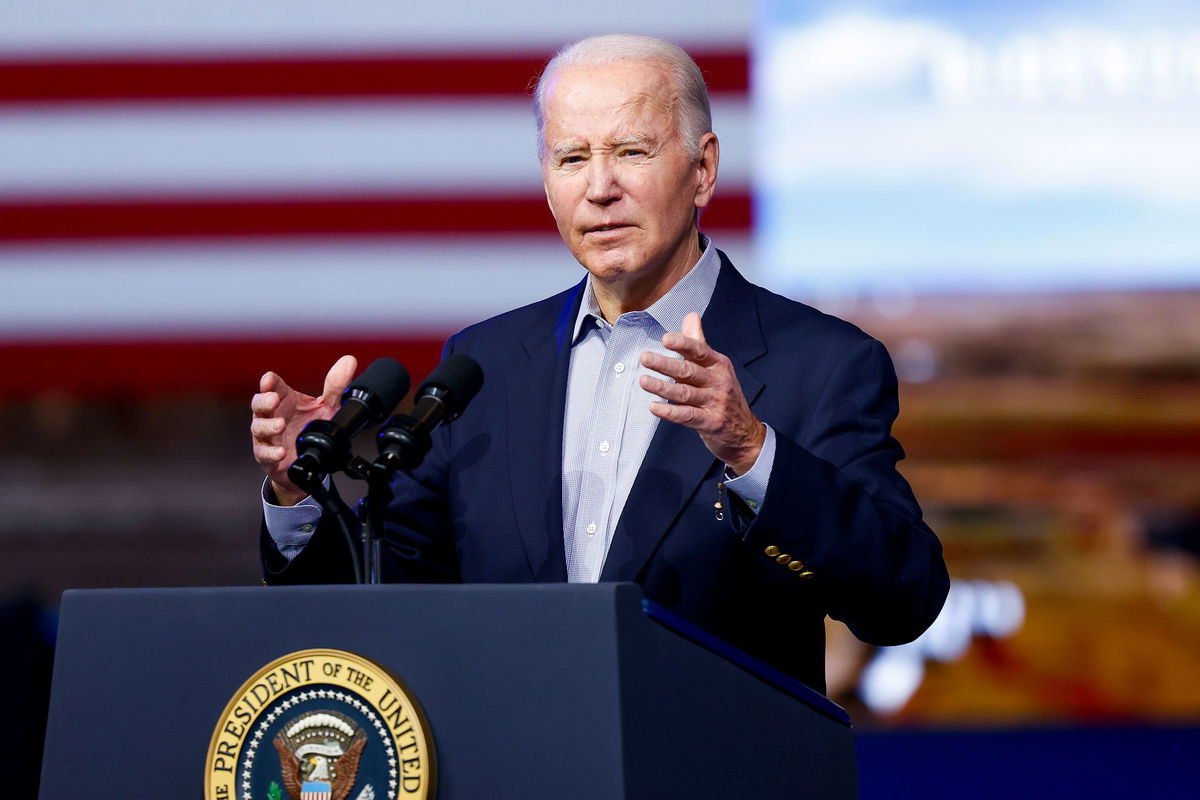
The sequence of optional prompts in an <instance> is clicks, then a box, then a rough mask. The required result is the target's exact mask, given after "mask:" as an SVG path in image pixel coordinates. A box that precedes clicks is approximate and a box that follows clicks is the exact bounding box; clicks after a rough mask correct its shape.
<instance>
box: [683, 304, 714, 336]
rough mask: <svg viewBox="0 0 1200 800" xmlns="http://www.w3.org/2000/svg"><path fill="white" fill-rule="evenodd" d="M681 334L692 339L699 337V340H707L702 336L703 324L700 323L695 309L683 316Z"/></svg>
mask: <svg viewBox="0 0 1200 800" xmlns="http://www.w3.org/2000/svg"><path fill="white" fill-rule="evenodd" d="M683 335H684V336H687V337H689V338H692V339H699V340H700V341H701V342H707V341H708V340H707V339H705V338H704V326H703V325H701V324H700V315H699V314H697V313H696V312H695V311H692V312H690V313H689V314H688V315H687V316H686V317H684V318H683Z"/></svg>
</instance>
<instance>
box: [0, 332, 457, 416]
mask: <svg viewBox="0 0 1200 800" xmlns="http://www.w3.org/2000/svg"><path fill="white" fill-rule="evenodd" d="M452 332H453V331H447V332H446V334H445V335H442V334H438V333H432V332H431V333H429V334H427V335H416V336H414V335H405V336H403V337H400V336H397V337H396V338H395V339H386V338H372V339H360V338H354V336H353V335H352V334H347V335H346V336H345V337H343V338H338V337H336V335H332V336H330V337H329V338H324V339H303V340H295V339H287V338H273V337H271V336H270V335H269V334H268V333H264V334H263V335H262V337H261V338H256V339H207V340H206V339H200V338H196V339H186V340H177V339H159V340H136V339H130V340H125V341H105V342H96V341H83V340H80V341H57V342H52V343H51V342H35V343H6V344H3V345H0V363H2V364H4V369H3V370H0V395H3V396H4V397H5V398H6V399H7V400H13V399H19V398H28V397H33V396H36V395H41V394H47V393H56V392H64V393H69V394H72V395H80V396H90V397H107V398H112V399H127V398H129V397H146V396H182V395H191V394H206V395H222V396H227V397H232V398H240V397H245V398H246V400H247V402H249V398H250V395H251V394H253V393H254V392H256V391H257V390H258V379H259V377H261V376H262V374H263V373H264V372H266V371H267V370H274V371H275V372H278V373H279V374H281V375H283V376H284V377H285V378H286V379H287V380H288V382H289V383H291V384H292V385H293V386H296V387H297V388H299V389H301V390H304V391H308V392H317V391H320V389H321V384H322V381H323V379H324V377H325V373H326V371H328V369H329V367H330V366H332V365H333V362H334V361H336V360H337V358H338V357H339V356H342V355H344V354H346V353H350V354H351V355H354V356H357V357H358V360H359V365H360V367H365V366H366V365H367V364H368V363H370V362H371V361H373V360H374V359H376V358H379V357H381V356H390V357H392V358H395V359H396V360H398V361H399V362H400V363H402V364H404V366H405V367H407V368H408V371H409V372H410V373H411V374H412V377H413V385H414V386H415V385H417V384H419V382H420V381H421V380H422V379H423V378H424V377H425V376H426V375H428V374H429V372H430V371H431V370H432V369H433V368H434V367H435V366H436V365H437V363H438V360H439V358H440V357H441V351H442V343H443V341H444V339H445V338H446V336H448V335H449V334H450V333H452Z"/></svg>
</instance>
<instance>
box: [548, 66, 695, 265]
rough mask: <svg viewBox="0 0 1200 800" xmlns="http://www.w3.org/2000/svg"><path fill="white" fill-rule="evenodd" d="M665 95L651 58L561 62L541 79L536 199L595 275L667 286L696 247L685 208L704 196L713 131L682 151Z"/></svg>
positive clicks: (661, 74) (665, 81) (667, 87)
mask: <svg viewBox="0 0 1200 800" xmlns="http://www.w3.org/2000/svg"><path fill="white" fill-rule="evenodd" d="M672 94H673V88H672V82H671V80H670V78H669V76H668V73H667V71H666V69H665V68H664V67H662V66H660V65H657V64H653V63H645V62H633V61H623V62H617V63H614V64H609V65H604V66H599V67H597V66H578V67H570V66H568V67H564V68H563V69H561V70H559V71H558V72H557V73H556V74H555V75H554V76H553V77H552V78H551V83H550V84H549V87H548V91H547V93H546V96H545V100H544V106H543V114H544V120H545V136H546V158H545V161H544V162H543V164H542V178H543V180H544V182H545V186H546V199H547V200H548V201H549V203H550V210H551V212H553V214H554V219H555V221H556V222H557V223H558V232H559V233H560V234H561V235H562V238H563V241H564V242H566V244H567V247H568V248H570V250H571V253H572V254H573V255H574V256H575V258H576V259H578V260H579V263H581V264H583V266H584V267H586V268H587V270H588V272H590V273H592V275H593V276H594V277H595V278H596V279H597V280H599V281H601V282H602V283H604V284H607V285H611V286H614V287H616V286H620V285H622V284H632V285H640V286H643V287H644V286H647V285H651V284H657V283H663V282H665V283H666V284H667V285H668V286H669V285H670V284H672V283H674V281H676V280H678V279H679V278H680V277H682V276H683V275H684V274H685V273H686V272H687V270H688V269H690V268H691V266H692V263H693V262H694V261H695V258H696V257H697V256H698V255H699V252H698V249H697V246H696V240H695V228H694V221H695V213H696V209H697V208H703V207H704V206H705V205H707V204H708V201H709V199H710V198H711V196H712V189H713V184H714V183H715V181H716V140H715V137H713V136H712V134H708V135H707V136H706V138H705V140H704V141H705V142H706V144H705V145H704V146H703V147H702V151H701V152H702V157H701V158H700V159H698V160H694V159H692V158H690V157H689V156H688V154H687V151H686V150H685V149H684V146H683V142H682V141H681V140H680V136H679V133H678V131H677V129H676V125H675V121H674V119H673V115H672ZM710 140H711V141H710ZM703 154H706V155H703Z"/></svg>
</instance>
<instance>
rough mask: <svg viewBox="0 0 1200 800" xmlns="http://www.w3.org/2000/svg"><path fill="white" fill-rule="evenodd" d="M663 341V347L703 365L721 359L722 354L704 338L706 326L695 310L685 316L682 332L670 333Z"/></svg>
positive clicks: (705, 365) (709, 364)
mask: <svg viewBox="0 0 1200 800" xmlns="http://www.w3.org/2000/svg"><path fill="white" fill-rule="evenodd" d="M662 343H663V347H665V348H667V349H668V350H673V351H675V352H676V353H679V355H681V356H683V357H684V358H685V359H687V360H688V361H691V362H694V363H696V364H699V365H700V366H702V367H709V366H712V365H713V364H715V363H717V361H718V360H719V356H720V354H719V353H717V351H715V350H713V349H712V348H711V347H709V346H708V342H707V340H705V338H704V327H703V326H702V325H701V324H700V315H699V314H697V313H696V312H695V311H693V312H691V313H690V314H688V315H687V316H686V317H684V318H683V331H682V332H681V333H668V334H667V335H666V336H664V337H663V339H662Z"/></svg>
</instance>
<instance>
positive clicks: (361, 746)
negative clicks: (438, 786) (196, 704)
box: [204, 650, 434, 800]
mask: <svg viewBox="0 0 1200 800" xmlns="http://www.w3.org/2000/svg"><path fill="white" fill-rule="evenodd" d="M433 796H434V757H433V742H432V739H431V737H430V735H429V724H428V723H427V722H426V721H425V716H424V714H423V713H422V712H421V709H420V707H419V706H418V705H417V702H416V700H415V699H414V698H413V696H412V694H411V692H409V691H408V690H407V689H406V688H405V687H404V686H403V685H402V684H401V683H400V682H399V681H398V680H397V679H396V678H394V677H393V676H392V675H390V674H389V673H388V672H387V670H385V669H384V668H382V667H380V666H379V665H378V664H375V663H374V662H372V661H369V660H367V659H365V658H363V657H362V656H359V655H355V654H354V653H347V652H345V651H343V650H301V651H299V652H296V653H291V654H289V655H286V656H284V657H282V658H279V659H276V660H275V661H272V662H271V663H270V664H267V665H266V666H265V667H263V668H262V669H260V670H259V671H258V672H256V673H255V674H254V675H253V676H251V677H250V679H249V680H248V681H246V682H245V683H244V684H242V687H241V688H240V689H238V691H237V693H236V694H235V695H234V696H233V699H232V700H230V701H229V704H228V705H226V706H225V710H224V712H222V714H221V718H220V720H218V722H217V727H216V729H215V730H214V731H213V735H212V741H211V743H210V744H209V746H208V760H207V761H206V762H205V773H204V797H205V800H401V798H404V799H405V800H407V799H408V798H412V800H424V798H430V797H433Z"/></svg>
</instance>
